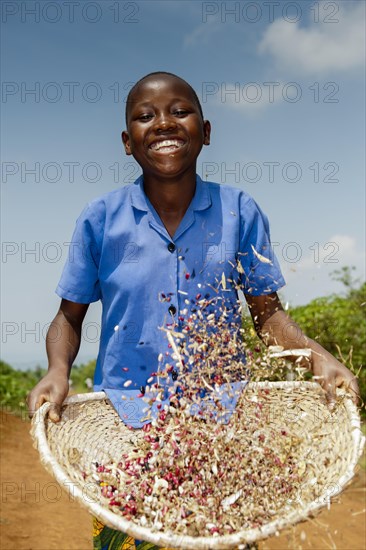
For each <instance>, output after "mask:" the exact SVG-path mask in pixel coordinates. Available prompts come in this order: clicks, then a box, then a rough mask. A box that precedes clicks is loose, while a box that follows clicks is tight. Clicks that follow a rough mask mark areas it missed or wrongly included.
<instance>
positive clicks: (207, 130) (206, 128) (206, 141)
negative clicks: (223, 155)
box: [203, 120, 211, 145]
mask: <svg viewBox="0 0 366 550" xmlns="http://www.w3.org/2000/svg"><path fill="white" fill-rule="evenodd" d="M203 136H204V137H203V145H210V137H211V124H210V121H209V120H204V121H203Z"/></svg>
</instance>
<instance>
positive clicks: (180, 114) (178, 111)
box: [174, 109, 189, 117]
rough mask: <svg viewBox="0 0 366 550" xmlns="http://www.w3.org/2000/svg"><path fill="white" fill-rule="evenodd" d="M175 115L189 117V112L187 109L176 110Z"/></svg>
mask: <svg viewBox="0 0 366 550" xmlns="http://www.w3.org/2000/svg"><path fill="white" fill-rule="evenodd" d="M174 114H175V115H176V116H179V117H185V116H187V115H189V111H187V110H186V109H176V110H175V111H174Z"/></svg>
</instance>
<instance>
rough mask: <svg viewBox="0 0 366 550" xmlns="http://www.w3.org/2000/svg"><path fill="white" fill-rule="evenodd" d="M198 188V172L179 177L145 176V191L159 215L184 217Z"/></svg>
mask: <svg viewBox="0 0 366 550" xmlns="http://www.w3.org/2000/svg"><path fill="white" fill-rule="evenodd" d="M195 190H196V174H194V175H193V177H192V175H191V174H190V175H189V176H186V175H183V176H181V177H180V178H179V180H177V179H169V180H165V179H160V178H154V177H151V176H150V177H148V178H145V177H144V191H145V193H146V195H147V197H148V198H149V200H150V202H151V204H152V205H153V207H154V208H155V210H156V211H157V212H158V214H159V215H161V214H167V215H175V216H177V218H179V219H182V218H183V216H184V214H185V212H186V210H187V208H188V206H189V205H190V203H191V201H192V199H193V196H194V193H195Z"/></svg>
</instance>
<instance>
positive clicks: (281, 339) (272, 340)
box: [245, 293, 359, 407]
mask: <svg viewBox="0 0 366 550" xmlns="http://www.w3.org/2000/svg"><path fill="white" fill-rule="evenodd" d="M245 297H246V300H247V303H248V306H249V310H250V313H251V316H252V319H253V323H254V327H255V329H256V332H257V334H258V336H259V337H260V338H261V340H263V342H264V343H265V344H266V346H273V345H279V346H282V347H283V348H284V349H296V348H309V349H310V350H311V351H312V353H311V371H312V373H313V375H314V377H315V378H316V380H317V381H318V382H319V383H320V384H321V386H322V387H323V389H324V390H325V392H326V396H327V401H328V403H329V405H330V406H331V407H333V406H334V403H335V400H336V392H335V390H336V387H339V386H342V385H344V386H345V387H346V388H348V389H349V390H350V391H351V392H352V398H353V401H354V402H355V403H357V400H358V396H359V388H358V384H357V380H356V377H355V376H354V375H353V374H352V372H351V371H349V370H348V369H347V368H346V367H345V366H344V365H342V363H340V362H339V361H337V359H336V358H335V357H333V355H331V354H330V353H329V352H328V351H326V350H325V349H324V348H323V347H322V346H321V345H320V344H318V343H317V342H314V340H311V338H308V337H307V336H306V335H305V334H304V333H303V332H302V330H301V329H300V327H299V326H298V325H297V324H296V323H295V321H293V320H292V319H291V318H290V317H289V316H288V315H287V314H286V313H285V311H284V310H283V308H282V305H281V302H280V299H279V298H278V296H277V294H276V293H273V294H268V295H263V296H250V295H246V296H245Z"/></svg>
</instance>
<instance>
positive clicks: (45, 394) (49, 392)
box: [27, 371, 69, 422]
mask: <svg viewBox="0 0 366 550" xmlns="http://www.w3.org/2000/svg"><path fill="white" fill-rule="evenodd" d="M68 392H69V380H68V378H65V376H64V375H61V374H58V373H56V372H52V371H49V372H48V373H47V374H46V375H45V376H44V377H43V378H42V380H40V381H39V382H38V384H37V385H36V386H35V387H34V388H33V390H32V391H31V392H30V393H29V394H28V396H27V405H28V414H29V417H30V418H32V416H33V415H34V413H35V412H36V410H37V409H39V407H40V406H41V405H43V403H46V402H47V401H48V402H50V403H51V406H50V409H49V413H48V416H49V418H50V420H52V422H59V421H60V419H61V406H62V403H63V402H64V400H65V399H66V397H67V394H68Z"/></svg>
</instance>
